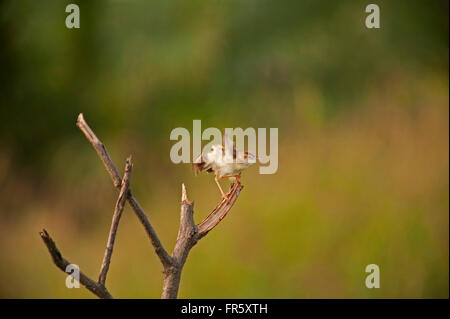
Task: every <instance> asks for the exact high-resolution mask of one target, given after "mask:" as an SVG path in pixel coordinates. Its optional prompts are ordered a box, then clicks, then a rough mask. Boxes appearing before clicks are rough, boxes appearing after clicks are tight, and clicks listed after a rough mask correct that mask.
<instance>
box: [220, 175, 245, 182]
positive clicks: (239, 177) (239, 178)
mask: <svg viewBox="0 0 450 319" xmlns="http://www.w3.org/2000/svg"><path fill="white" fill-rule="evenodd" d="M230 177H234V178H236V182H238V183H240V182H241V174H237V175H225V176H222V177H221V178H230Z"/></svg>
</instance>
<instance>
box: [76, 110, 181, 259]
mask: <svg viewBox="0 0 450 319" xmlns="http://www.w3.org/2000/svg"><path fill="white" fill-rule="evenodd" d="M77 126H78V127H79V128H80V130H81V131H82V132H83V133H84V135H85V136H86V138H87V139H88V141H89V142H90V143H91V144H92V146H93V147H94V149H95V151H96V152H97V154H98V155H99V156H100V159H101V160H102V162H103V164H104V165H105V167H106V170H107V171H108V173H109V175H110V176H111V178H112V180H113V183H114V186H116V187H117V188H120V186H121V184H122V180H121V178H120V175H119V173H118V172H117V169H116V167H115V165H114V163H113V161H112V160H111V157H110V156H109V154H108V152H107V151H106V147H105V146H104V145H103V143H102V142H101V141H100V140H99V139H98V138H97V136H96V135H95V134H94V132H93V131H92V130H91V128H90V127H89V125H88V124H87V123H86V121H85V119H84V117H83V114H82V113H80V115H78V119H77ZM127 200H128V203H129V204H130V205H131V207H132V208H133V210H134V212H135V213H136V215H137V217H138V218H139V220H140V221H141V223H142V225H143V226H144V228H145V231H146V232H147V235H148V236H149V238H150V241H151V243H152V245H153V247H154V249H155V252H156V254H157V255H158V257H159V259H160V260H161V263H162V264H163V266H164V267H168V266H170V265H171V264H172V263H173V260H172V257H171V256H170V255H169V254H168V253H167V251H166V250H165V249H164V247H163V245H162V243H161V241H160V240H159V237H158V235H157V234H156V232H155V230H154V229H153V226H152V224H151V223H150V221H149V220H148V217H147V214H146V213H145V212H144V210H143V209H142V208H141V206H140V205H139V203H138V202H137V201H136V199H135V198H134V197H133V195H132V193H131V190H128V196H127Z"/></svg>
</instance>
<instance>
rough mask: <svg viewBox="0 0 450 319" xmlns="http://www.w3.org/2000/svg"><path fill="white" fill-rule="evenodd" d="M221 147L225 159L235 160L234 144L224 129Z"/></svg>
mask: <svg viewBox="0 0 450 319" xmlns="http://www.w3.org/2000/svg"><path fill="white" fill-rule="evenodd" d="M223 147H224V150H225V154H224V155H225V159H226V160H231V159H233V160H235V159H236V148H235V146H234V142H233V140H232V139H231V138H230V137H229V136H228V133H227V131H226V130H225V132H224V134H223Z"/></svg>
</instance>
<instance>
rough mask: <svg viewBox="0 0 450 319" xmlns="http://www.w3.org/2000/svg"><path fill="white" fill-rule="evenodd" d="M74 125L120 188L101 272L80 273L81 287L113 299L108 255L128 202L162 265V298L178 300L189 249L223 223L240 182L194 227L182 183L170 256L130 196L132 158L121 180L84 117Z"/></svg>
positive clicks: (57, 257)
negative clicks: (95, 276)
mask: <svg viewBox="0 0 450 319" xmlns="http://www.w3.org/2000/svg"><path fill="white" fill-rule="evenodd" d="M77 126H78V127H79V128H80V130H81V131H82V132H83V133H84V135H85V136H86V138H87V139H88V141H89V142H90V143H91V144H92V146H93V147H94V149H95V151H96V152H97V154H98V155H99V157H100V159H101V160H102V162H103V164H104V166H105V168H106V170H107V171H108V173H109V175H110V176H111V179H112V181H113V184H114V186H115V187H116V188H118V189H120V192H119V197H118V199H117V202H116V205H115V210H114V215H113V218H112V223H111V228H110V232H109V236H108V241H107V246H106V251H105V255H104V258H103V262H102V266H101V269H100V274H99V279H98V282H95V281H93V280H92V279H90V278H88V277H87V276H86V275H84V274H83V273H81V272H80V282H81V284H83V285H84V286H85V287H86V288H87V289H89V290H90V291H91V292H93V293H94V294H95V295H97V296H98V297H100V298H112V296H111V295H110V293H109V292H108V290H107V289H106V287H105V282H106V276H107V273H108V269H109V265H110V263H111V256H112V252H113V248H114V241H115V237H116V232H117V228H118V224H119V221H120V217H121V215H122V212H123V209H124V205H125V201H128V203H129V204H130V206H131V207H132V208H133V211H134V212H135V214H136V216H137V217H138V219H139V221H140V222H141V224H142V225H143V226H144V229H145V231H146V233H147V235H148V237H149V239H150V242H151V244H152V246H153V248H154V250H155V252H156V254H157V255H158V257H159V259H160V261H161V263H162V265H163V268H164V271H163V273H164V282H163V291H162V296H161V297H162V298H177V295H178V289H179V286H180V280H181V271H182V269H183V266H184V264H185V263H186V260H187V257H188V255H189V252H190V250H191V249H192V247H194V245H195V244H196V243H197V242H198V241H199V240H200V239H201V238H203V237H204V236H205V235H206V234H208V232H209V231H211V230H212V229H213V228H214V227H216V226H217V225H218V224H219V223H220V222H221V221H222V220H223V218H225V216H226V215H227V213H228V212H229V211H230V209H231V208H232V207H233V205H234V203H235V202H236V200H237V198H238V196H239V194H240V192H241V190H242V188H243V186H242V185H241V184H240V183H239V182H234V183H233V184H232V185H231V187H230V189H229V191H228V193H227V198H228V199H229V200H228V201H227V200H226V199H222V200H221V201H220V202H219V204H218V205H217V206H216V207H215V208H214V209H213V210H212V212H211V213H210V214H209V215H208V216H207V217H206V218H205V219H204V220H203V221H202V222H200V223H199V224H198V225H196V224H195V222H194V204H193V202H191V201H189V199H188V197H187V192H186V187H185V186H184V184H183V185H182V191H181V215H180V227H179V230H178V236H177V240H176V243H175V247H174V249H173V253H172V255H169V254H168V253H167V251H166V250H165V248H164V247H163V245H162V243H161V241H160V240H159V238H158V236H157V234H156V232H155V230H154V229H153V226H152V225H151V223H150V221H149V220H148V217H147V214H146V213H145V212H144V210H143V209H142V208H141V206H140V205H139V203H138V202H137V201H136V199H135V198H134V197H133V195H132V193H131V190H130V186H129V185H130V182H129V179H130V174H131V169H132V164H131V156H130V157H129V158H128V159H127V162H126V166H125V173H124V176H123V179H122V178H121V177H120V175H119V173H118V171H117V169H116V166H115V165H114V163H113V161H112V160H111V157H110V156H109V154H108V152H107V150H106V147H105V146H104V145H103V143H102V142H101V141H100V140H99V139H98V137H97V136H96V135H95V133H94V132H93V131H92V129H91V128H90V127H89V125H88V124H87V123H86V121H85V119H84V117H83V114H80V115H79V116H78V119H77ZM40 235H41V238H42V240H43V241H44V243H45V245H46V246H47V248H48V251H49V252H50V255H51V256H52V258H53V261H54V263H55V264H56V266H58V268H60V269H61V270H62V271H64V272H65V270H66V267H67V266H68V265H69V264H70V263H69V262H68V261H67V260H66V259H64V258H63V257H62V255H61V253H60V252H59V250H58V248H57V247H56V245H55V243H54V241H53V240H52V239H51V237H50V235H49V234H48V233H47V231H46V230H43V231H42V232H41V233H40Z"/></svg>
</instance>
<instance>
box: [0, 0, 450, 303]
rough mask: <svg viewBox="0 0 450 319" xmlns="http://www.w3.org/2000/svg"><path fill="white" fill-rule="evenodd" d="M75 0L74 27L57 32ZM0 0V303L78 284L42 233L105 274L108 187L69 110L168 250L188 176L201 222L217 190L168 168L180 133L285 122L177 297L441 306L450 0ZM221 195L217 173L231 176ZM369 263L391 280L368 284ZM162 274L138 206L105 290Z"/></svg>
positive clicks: (182, 169)
mask: <svg viewBox="0 0 450 319" xmlns="http://www.w3.org/2000/svg"><path fill="white" fill-rule="evenodd" d="M72 2H73V3H77V4H78V5H79V6H80V11H81V28H80V29H71V30H70V29H67V28H66V27H65V18H66V15H67V13H65V7H66V5H67V4H69V3H72ZM369 3H371V2H369V1H331V0H330V1H312V0H310V1H268V0H248V1H237V0H229V1H225V0H211V1H199V0H193V1H181V0H179V1H144V0H142V1H137V0H134V1H118V0H117V1H98V0H96V1H31V0H30V1H12V0H11V1H1V2H0V83H1V85H0V117H1V125H0V150H1V151H0V297H4V298H5V297H7V298H54V297H58V298H93V297H94V296H93V295H91V294H90V293H89V292H88V291H87V290H85V289H84V288H81V289H67V288H66V287H65V284H64V283H65V277H66V276H65V275H64V274H63V273H62V272H61V271H60V270H58V269H57V268H56V267H55V266H54V265H53V264H52V262H51V259H50V256H49V254H48V252H47V250H46V248H45V246H44V245H43V243H42V241H41V239H40V237H39V235H38V232H39V231H40V230H41V229H42V228H44V227H45V228H46V229H47V230H48V231H49V232H50V234H51V235H52V236H53V238H54V239H55V241H56V243H57V244H58V246H59V248H60V249H61V251H62V253H63V255H64V256H65V257H66V258H67V259H69V260H70V261H71V262H73V263H76V264H78V265H80V267H81V269H82V271H84V272H85V273H87V274H88V275H89V276H91V277H92V278H96V277H97V274H98V271H99V268H100V264H101V259H102V257H103V253H104V248H105V245H106V239H107V233H108V230H109V227H110V221H111V216H112V212H113V208H114V203H115V200H116V196H117V191H116V190H115V189H114V188H113V186H112V183H111V180H110V178H109V176H108V175H107V173H106V171H105V169H104V168H103V166H102V163H101V161H100V160H99V158H98V156H97V155H96V154H95V152H94V150H93V149H92V147H91V145H90V144H89V143H88V142H87V140H86V139H85V137H84V136H83V134H82V133H81V132H80V131H79V130H78V128H77V127H76V126H75V121H76V118H77V115H78V113H80V112H83V113H84V115H85V117H86V120H87V121H88V123H89V124H90V125H91V127H92V128H93V129H94V131H95V132H96V133H97V135H98V136H99V137H100V138H101V139H102V140H103V142H104V143H105V144H106V145H107V147H108V150H109V152H110V154H111V156H112V158H113V160H114V162H115V163H116V165H117V166H118V168H119V169H120V171H121V172H122V171H123V166H124V163H125V159H126V157H127V156H128V155H129V154H132V155H133V162H134V170H133V174H132V188H133V191H134V193H135V196H136V198H137V199H138V201H139V202H140V203H141V205H142V206H143V207H144V209H145V210H146V212H147V213H148V215H149V218H150V220H151V222H152V224H153V225H154V227H155V229H156V230H157V233H158V235H159V236H160V238H161V240H162V242H163V243H164V245H165V247H166V248H167V249H168V250H169V251H172V247H173V245H174V242H175V239H176V235H177V230H178V221H179V202H180V195H181V194H180V193H181V183H185V184H186V186H187V189H188V195H189V197H190V199H192V200H194V201H195V210H196V213H195V214H196V215H195V216H196V221H197V222H199V221H200V220H201V219H202V218H203V217H205V216H206V215H207V214H208V213H209V211H210V210H211V209H212V208H213V207H214V206H215V204H216V203H217V201H218V200H219V198H220V194H219V192H218V190H217V188H216V186H215V184H214V180H213V177H212V176H211V175H206V174H202V175H200V176H197V177H195V176H194V175H193V173H192V170H191V168H190V165H188V164H180V165H175V164H173V163H172V162H171V161H170V158H169V151H170V148H171V146H172V145H173V143H174V142H172V141H170V140H169V134H170V131H171V130H172V129H173V128H175V127H180V126H181V127H186V128H188V129H189V130H192V120H193V119H201V120H202V126H203V128H206V127H209V126H213V127H218V128H224V127H238V126H240V127H243V128H246V127H255V128H257V127H278V128H279V169H278V172H277V173H276V174H274V175H260V174H258V168H257V167H251V168H249V169H248V171H246V172H245V173H244V175H243V184H244V186H245V188H244V190H243V192H242V194H241V196H240V198H239V200H238V202H237V203H236V205H235V206H234V207H233V209H232V210H231V212H230V214H229V215H228V216H227V217H226V219H225V220H224V221H223V222H222V223H221V224H220V225H219V226H218V227H217V228H216V229H214V231H212V232H211V233H210V234H209V235H208V236H207V237H206V238H204V239H203V240H201V241H200V242H199V243H198V245H197V246H195V247H194V248H193V250H192V251H191V254H190V256H189V258H188V261H187V263H186V266H185V268H184V270H183V277H182V282H181V287H180V294H179V296H180V297H182V298H202V297H203V298H204V297H208V298H242V297H245V298H418V297H422V298H431V297H435V298H448V297H449V277H448V275H449V148H448V146H449V138H448V137H449V134H448V133H449V122H448V115H449V102H448V101H449V100H448V99H449V95H448V92H449V91H448V85H449V83H448V67H449V60H448V53H449V51H448V43H449V42H448V36H449V32H448V31H449V29H448V1H437V0H434V1H405V0H403V1H376V2H375V3H377V4H379V6H380V9H381V28H380V29H367V28H366V27H365V25H364V21H365V18H366V15H367V14H366V13H365V11H364V10H365V6H366V5H367V4H369ZM223 185H224V186H225V187H226V183H224V184H223ZM372 263H375V264H378V265H379V266H380V270H381V288H380V289H367V288H366V287H365V284H364V282H365V278H366V275H367V274H366V273H365V267H366V265H368V264H372ZM161 271H162V267H161V265H160V264H159V260H158V259H157V257H156V255H155V254H154V251H153V249H152V247H151V245H150V244H149V241H148V239H147V238H146V234H145V232H144V230H143V228H142V226H141V225H140V223H139V222H138V220H137V219H136V216H134V214H133V212H132V211H131V209H130V208H129V207H126V209H125V212H124V214H123V217H122V220H121V224H120V226H119V230H118V237H117V241H116V246H115V251H114V254H113V258H112V264H111V268H110V273H109V276H108V281H107V285H108V287H109V290H110V291H111V293H112V294H113V295H114V296H115V297H122V298H147V297H150V298H159V297H160V294H161V287H162V274H161Z"/></svg>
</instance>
